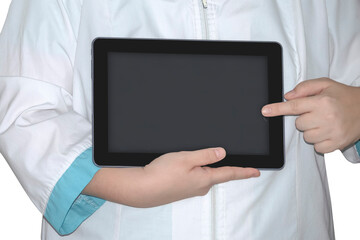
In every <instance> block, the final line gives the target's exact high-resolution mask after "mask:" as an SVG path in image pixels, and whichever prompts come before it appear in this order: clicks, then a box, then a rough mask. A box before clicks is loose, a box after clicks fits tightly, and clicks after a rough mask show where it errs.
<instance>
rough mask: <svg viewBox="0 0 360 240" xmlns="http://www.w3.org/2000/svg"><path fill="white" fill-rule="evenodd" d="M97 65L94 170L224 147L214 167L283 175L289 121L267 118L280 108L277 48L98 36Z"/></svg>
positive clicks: (262, 44)
mask: <svg viewBox="0 0 360 240" xmlns="http://www.w3.org/2000/svg"><path fill="white" fill-rule="evenodd" d="M92 60H93V61H92V68H93V121H92V123H93V160H94V163H95V164H96V165H98V166H107V167H109V166H122V167H126V166H127V167H135V166H145V165H146V164H149V163H150V162H151V161H152V160H154V159H155V158H157V157H159V156H160V155H162V154H164V153H168V152H177V151H191V150H197V149H203V148H209V147H223V148H225V150H226V152H227V156H226V157H225V159H223V160H222V161H219V162H217V163H214V164H211V165H209V166H211V167H219V166H240V167H254V168H270V169H279V168H282V166H283V164H284V150H283V149H284V144H283V118H282V117H275V118H264V117H263V116H262V114H261V108H262V107H263V106H264V105H265V104H268V103H273V102H281V101H282V100H283V90H282V89H283V87H282V79H283V74H282V48H281V46H280V44H279V43H276V42H244V41H212V40H206V41H205V40H160V39H123V38H121V39H118V38H96V39H95V40H94V41H93V45H92Z"/></svg>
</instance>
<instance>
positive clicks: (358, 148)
mask: <svg viewBox="0 0 360 240" xmlns="http://www.w3.org/2000/svg"><path fill="white" fill-rule="evenodd" d="M355 146H356V150H357V152H358V154H359V156H360V140H359V141H357V143H356V144H355Z"/></svg>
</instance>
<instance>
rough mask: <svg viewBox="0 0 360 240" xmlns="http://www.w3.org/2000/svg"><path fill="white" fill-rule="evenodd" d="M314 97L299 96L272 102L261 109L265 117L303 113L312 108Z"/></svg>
mask: <svg viewBox="0 0 360 240" xmlns="http://www.w3.org/2000/svg"><path fill="white" fill-rule="evenodd" d="M312 100H313V99H312V97H305V98H298V99H294V100H290V101H287V102H280V103H272V104H268V105H266V106H264V107H263V108H262V110H261V112H262V114H263V115H264V116H265V117H275V116H282V115H301V114H304V113H307V112H310V111H311V109H312Z"/></svg>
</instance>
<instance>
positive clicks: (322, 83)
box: [284, 78, 332, 100]
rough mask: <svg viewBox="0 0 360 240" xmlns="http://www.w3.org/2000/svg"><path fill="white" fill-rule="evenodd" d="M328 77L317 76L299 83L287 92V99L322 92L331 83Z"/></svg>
mask: <svg viewBox="0 0 360 240" xmlns="http://www.w3.org/2000/svg"><path fill="white" fill-rule="evenodd" d="M331 82H332V80H330V79H328V78H316V79H311V80H306V81H303V82H301V83H299V84H298V85H297V86H296V87H295V88H294V89H293V90H292V91H290V92H288V93H286V94H285V96H284V97H285V98H286V99H287V100H292V99H295V98H302V97H308V96H313V95H318V94H320V93H321V92H322V91H323V90H325V89H326V88H328V87H329V86H330V85H331Z"/></svg>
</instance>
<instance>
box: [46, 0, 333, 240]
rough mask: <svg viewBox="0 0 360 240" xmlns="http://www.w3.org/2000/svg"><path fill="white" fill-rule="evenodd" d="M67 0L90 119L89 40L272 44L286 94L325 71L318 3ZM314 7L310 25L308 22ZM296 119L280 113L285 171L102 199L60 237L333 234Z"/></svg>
mask: <svg viewBox="0 0 360 240" xmlns="http://www.w3.org/2000/svg"><path fill="white" fill-rule="evenodd" d="M204 2H206V3H207V7H206V8H204ZM65 3H66V5H67V6H68V8H69V12H70V18H71V20H72V24H73V26H75V27H78V29H79V31H78V36H77V41H78V42H77V51H76V58H75V65H74V69H75V70H74V79H73V89H72V94H73V106H74V110H75V111H77V112H79V113H80V114H82V115H83V116H85V117H86V118H88V119H89V120H90V121H91V120H92V119H91V118H92V81H91V43H92V40H93V39H94V38H95V37H130V38H170V39H213V40H217V39H219V40H241V41H244V40H246V41H276V42H279V43H280V44H281V45H282V48H283V59H284V60H283V61H284V62H283V64H284V91H285V92H287V91H289V90H291V89H292V88H293V87H294V86H295V85H296V84H297V83H299V82H301V81H303V80H305V79H309V78H315V77H323V76H327V75H328V70H329V69H328V66H329V62H328V58H326V56H327V55H328V45H327V44H328V36H327V25H326V24H327V22H326V9H325V8H324V6H323V1H316V2H312V3H308V4H305V3H301V1H299V0H295V1H268V0H259V1H253V0H241V1H240V0H207V1H206V0H152V1H146V0H131V1H128V0H116V1H115V0H106V1H97V0H84V1H83V3H82V8H81V4H80V1H74V2H73V1H70V0H69V1H65ZM314 9H316V10H317V11H318V12H317V17H316V24H315V23H313V24H310V23H311V21H312V20H314V17H315V16H314V14H312V13H313V11H314ZM321 11H323V12H321ZM324 11H325V12H324ZM319 16H320V17H319ZM321 16H323V17H321ZM314 33H316V36H315V34H314ZM311 38H313V39H312V41H314V42H316V44H312V42H310V41H309V40H311ZM314 46H316V48H315V47H314ZM320 56H322V57H320ZM294 121H295V117H286V118H285V156H286V157H285V166H284V168H283V169H282V170H280V171H261V177H260V178H257V179H248V180H239V181H231V182H227V183H223V184H218V185H216V186H214V187H213V188H212V189H211V190H210V191H209V193H208V194H207V195H205V196H203V197H193V198H189V199H185V200H181V201H177V202H175V203H172V204H167V205H164V206H159V207H155V208H147V209H141V208H132V207H128V206H124V205H120V204H115V203H111V202H106V203H105V204H104V205H103V206H102V207H101V208H100V209H99V210H98V211H97V212H95V213H94V214H93V215H92V216H91V217H90V218H89V219H87V220H86V221H85V222H84V223H83V224H82V225H81V226H80V227H79V228H78V229H77V230H76V231H75V232H74V233H73V234H71V235H69V236H66V237H64V238H69V239H88V240H90V239H107V240H108V239H114V240H115V239H116V240H118V239H125V240H135V239H136V240H137V239H156V240H162V239H172V240H183V239H196V240H210V239H224V240H225V239H227V240H233V239H268V240H279V239H286V240H288V239H334V234H333V223H332V216H331V205H330V198H329V191H328V185H327V179H326V171H325V165H324V161H323V158H322V157H320V156H318V155H316V154H315V152H314V150H313V146H312V145H308V144H306V143H305V142H304V140H303V137H302V135H301V133H300V132H298V131H297V130H296V129H295V123H294ZM43 224H44V225H43V238H44V239H57V238H58V237H57V235H56V233H55V232H54V230H53V229H52V228H51V227H50V226H49V225H48V223H47V222H46V221H45V220H44V223H43ZM59 238H60V237H59Z"/></svg>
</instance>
